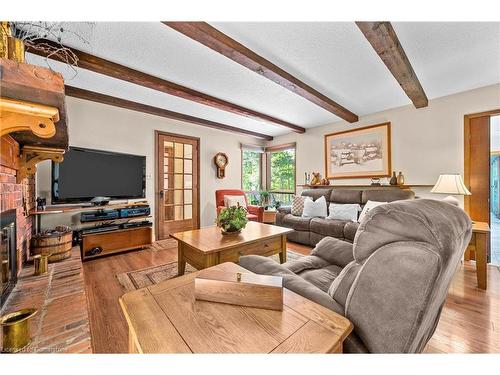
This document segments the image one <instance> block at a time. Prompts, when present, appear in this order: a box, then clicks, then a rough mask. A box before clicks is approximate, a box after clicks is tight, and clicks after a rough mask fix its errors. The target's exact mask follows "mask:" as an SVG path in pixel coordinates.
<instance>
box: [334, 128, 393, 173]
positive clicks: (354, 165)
mask: <svg viewBox="0 0 500 375" xmlns="http://www.w3.org/2000/svg"><path fill="white" fill-rule="evenodd" d="M325 168H326V173H325V176H326V178H327V179H336V178H371V177H389V176H390V175H391V123H390V122H386V123H383V124H377V125H372V126H367V127H364V128H358V129H354V130H347V131H343V132H338V133H332V134H327V135H325Z"/></svg>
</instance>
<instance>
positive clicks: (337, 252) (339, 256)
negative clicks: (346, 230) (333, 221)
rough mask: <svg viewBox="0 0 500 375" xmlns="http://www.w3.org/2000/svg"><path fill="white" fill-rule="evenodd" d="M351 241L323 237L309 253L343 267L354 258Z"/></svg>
mask: <svg viewBox="0 0 500 375" xmlns="http://www.w3.org/2000/svg"><path fill="white" fill-rule="evenodd" d="M352 250H353V246H352V243H349V242H345V241H342V240H339V239H337V238H333V237H325V238H323V239H322V240H321V241H319V243H318V244H317V245H316V247H315V248H314V249H312V251H311V255H314V256H315V257H318V258H321V259H323V260H325V261H326V262H327V263H329V264H335V265H336V266H339V267H345V266H347V265H348V264H349V263H350V262H352V261H353V260H354V256H353V253H352Z"/></svg>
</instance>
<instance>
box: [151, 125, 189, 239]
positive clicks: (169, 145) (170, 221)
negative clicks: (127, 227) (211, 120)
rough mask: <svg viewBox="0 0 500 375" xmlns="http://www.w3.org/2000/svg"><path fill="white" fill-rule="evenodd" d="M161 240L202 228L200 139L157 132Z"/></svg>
mask: <svg viewBox="0 0 500 375" xmlns="http://www.w3.org/2000/svg"><path fill="white" fill-rule="evenodd" d="M157 137H158V142H157V145H159V147H158V148H157V152H158V160H160V162H159V163H157V165H158V171H157V173H158V178H157V181H158V185H159V187H158V189H159V194H158V195H157V197H158V198H157V199H158V207H160V208H159V209H158V217H157V220H158V221H157V227H158V239H162V238H167V237H168V235H169V234H170V233H173V232H178V231H182V230H189V229H194V228H197V227H198V226H199V217H198V216H199V214H198V212H199V202H198V162H199V161H198V158H199V155H198V146H199V145H198V142H199V141H198V140H196V139H191V138H184V137H182V136H175V135H172V136H171V135H166V134H165V135H164V134H161V133H157Z"/></svg>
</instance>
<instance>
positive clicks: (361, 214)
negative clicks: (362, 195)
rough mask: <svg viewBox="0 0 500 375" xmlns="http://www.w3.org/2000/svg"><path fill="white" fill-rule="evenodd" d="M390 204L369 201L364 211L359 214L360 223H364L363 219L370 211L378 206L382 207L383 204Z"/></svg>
mask: <svg viewBox="0 0 500 375" xmlns="http://www.w3.org/2000/svg"><path fill="white" fill-rule="evenodd" d="M387 203H388V202H376V201H368V202H366V204H365V206H364V207H363V211H361V213H360V214H359V219H358V223H361V222H362V221H363V218H364V217H365V216H366V214H367V213H368V212H370V210H372V209H374V208H375V207H377V206H381V205H383V204H387Z"/></svg>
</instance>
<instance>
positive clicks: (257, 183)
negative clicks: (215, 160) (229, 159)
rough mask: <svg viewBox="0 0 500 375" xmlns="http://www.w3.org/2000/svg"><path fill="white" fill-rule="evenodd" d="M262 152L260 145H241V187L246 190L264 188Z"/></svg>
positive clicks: (255, 190) (253, 190)
mask: <svg viewBox="0 0 500 375" xmlns="http://www.w3.org/2000/svg"><path fill="white" fill-rule="evenodd" d="M262 153H263V150H261V149H260V148H258V147H251V146H244V145H242V147H241V164H242V165H241V187H242V189H243V191H246V192H257V191H260V190H261V189H262V173H261V165H262Z"/></svg>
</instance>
